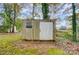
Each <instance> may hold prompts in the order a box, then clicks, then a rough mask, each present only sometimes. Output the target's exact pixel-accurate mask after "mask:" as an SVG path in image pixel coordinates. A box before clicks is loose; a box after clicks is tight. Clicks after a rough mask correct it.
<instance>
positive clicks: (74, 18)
mask: <svg viewBox="0 0 79 59" xmlns="http://www.w3.org/2000/svg"><path fill="white" fill-rule="evenodd" d="M72 9H73V16H72V29H73V41H76V13H75V4H74V3H72Z"/></svg>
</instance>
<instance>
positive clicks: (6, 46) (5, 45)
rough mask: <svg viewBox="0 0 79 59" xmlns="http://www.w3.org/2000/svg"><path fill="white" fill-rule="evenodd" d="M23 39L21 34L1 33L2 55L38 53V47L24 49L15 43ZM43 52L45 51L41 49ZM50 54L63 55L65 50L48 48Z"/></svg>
mask: <svg viewBox="0 0 79 59" xmlns="http://www.w3.org/2000/svg"><path fill="white" fill-rule="evenodd" d="M20 40H22V36H20V35H19V34H4V35H2V34H0V55H37V54H39V52H38V49H35V48H32V49H27V48H26V49H22V48H18V47H16V46H15V45H14V42H16V41H20ZM41 52H43V51H41ZM46 53H47V54H49V55H62V54H64V51H63V50H60V49H57V48H48V51H47V52H46Z"/></svg>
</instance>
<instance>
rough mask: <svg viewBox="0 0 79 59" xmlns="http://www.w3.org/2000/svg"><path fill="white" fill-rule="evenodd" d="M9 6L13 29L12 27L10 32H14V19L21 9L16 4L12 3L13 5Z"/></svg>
mask: <svg viewBox="0 0 79 59" xmlns="http://www.w3.org/2000/svg"><path fill="white" fill-rule="evenodd" d="M11 6H12V10H13V27H12V32H15V31H14V27H15V23H16V17H17V15H18V13H19V12H20V10H21V7H20V5H19V4H17V3H13V4H11Z"/></svg>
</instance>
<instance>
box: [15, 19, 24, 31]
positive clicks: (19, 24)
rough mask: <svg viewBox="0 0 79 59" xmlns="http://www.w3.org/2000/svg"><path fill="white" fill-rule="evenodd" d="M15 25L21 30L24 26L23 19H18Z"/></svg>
mask: <svg viewBox="0 0 79 59" xmlns="http://www.w3.org/2000/svg"><path fill="white" fill-rule="evenodd" d="M15 26H16V29H17V30H18V31H21V29H22V26H23V21H22V20H21V19H17V20H16V24H15Z"/></svg>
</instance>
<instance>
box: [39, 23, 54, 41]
mask: <svg viewBox="0 0 79 59" xmlns="http://www.w3.org/2000/svg"><path fill="white" fill-rule="evenodd" d="M51 39H53V23H52V22H40V40H51Z"/></svg>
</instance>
